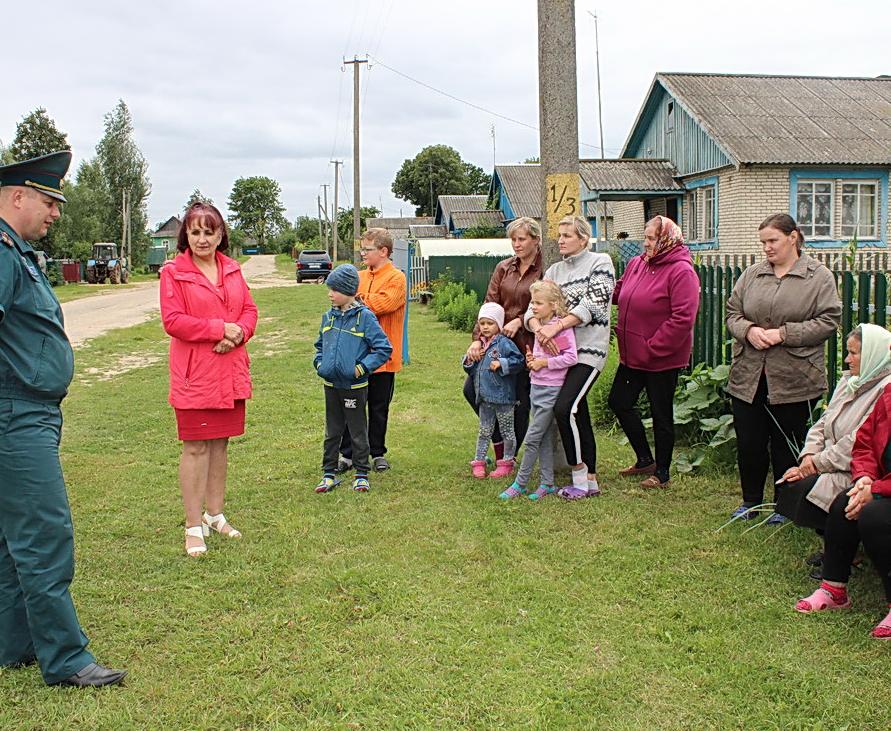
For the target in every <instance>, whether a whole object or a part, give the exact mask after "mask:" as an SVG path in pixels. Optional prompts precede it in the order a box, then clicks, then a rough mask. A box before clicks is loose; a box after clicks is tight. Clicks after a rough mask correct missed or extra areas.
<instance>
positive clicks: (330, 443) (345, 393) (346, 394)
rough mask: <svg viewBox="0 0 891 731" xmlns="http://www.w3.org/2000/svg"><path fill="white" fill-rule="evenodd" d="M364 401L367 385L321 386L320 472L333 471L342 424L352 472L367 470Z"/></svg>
mask: <svg viewBox="0 0 891 731" xmlns="http://www.w3.org/2000/svg"><path fill="white" fill-rule="evenodd" d="M367 402H368V389H367V388H356V389H344V388H332V387H331V386H325V449H324V453H323V457H322V471H323V472H324V474H326V475H333V474H334V469H335V468H336V467H337V455H338V452H339V451H340V440H341V438H342V436H343V431H344V429H345V428H346V427H349V429H350V435H351V437H352V447H353V450H352V454H353V467H355V469H356V474H357V475H367V474H368V470H369V469H370V467H371V465H370V464H369V459H368V417H367V416H366V415H365V405H366V403H367Z"/></svg>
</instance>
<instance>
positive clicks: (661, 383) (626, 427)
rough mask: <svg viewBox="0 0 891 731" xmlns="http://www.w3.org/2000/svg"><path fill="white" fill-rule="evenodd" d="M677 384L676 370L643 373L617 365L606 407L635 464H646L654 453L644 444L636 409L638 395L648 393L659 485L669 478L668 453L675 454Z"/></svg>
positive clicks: (641, 426)
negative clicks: (619, 427)
mask: <svg viewBox="0 0 891 731" xmlns="http://www.w3.org/2000/svg"><path fill="white" fill-rule="evenodd" d="M677 385H678V369H677V368H672V369H671V370H668V371H657V372H653V371H642V370H638V369H637V368H629V367H628V366H626V365H622V364H621V363H620V364H619V368H618V370H616V377H615V378H614V379H613V385H612V388H611V389H610V392H609V407H610V408H611V409H612V410H613V412H614V413H615V415H616V418H617V419H618V420H619V424H620V425H621V426H622V431H624V432H625V436H626V437H628V441H629V442H630V444H631V448H632V449H633V450H634V454H635V456H636V457H637V463H638V464H649V463H651V462H652V461H653V453H652V452H651V451H650V444H649V442H647V432H646V430H645V429H644V425H643V422H642V421H641V418H640V412H639V411H638V410H637V399H638V397H639V396H640V392H641V391H643V390H644V389H646V390H647V399H648V400H649V402H650V413H651V414H652V416H653V441H654V442H655V446H656V475H657V476H658V477H659V479H660V480H661V481H662V482H665V481H666V480H667V479H668V469H669V467H671V453H672V452H673V451H674V390H675V389H676V388H677Z"/></svg>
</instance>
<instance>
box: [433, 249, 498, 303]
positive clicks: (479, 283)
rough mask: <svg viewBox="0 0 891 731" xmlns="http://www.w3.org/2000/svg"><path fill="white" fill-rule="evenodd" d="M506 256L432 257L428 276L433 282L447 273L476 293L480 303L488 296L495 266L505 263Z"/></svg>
mask: <svg viewBox="0 0 891 731" xmlns="http://www.w3.org/2000/svg"><path fill="white" fill-rule="evenodd" d="M506 258H507V257H505V256H431V257H429V259H428V260H427V275H428V276H429V278H430V280H429V281H433V280H434V279H436V278H437V277H440V276H442V275H443V274H445V273H446V272H448V273H449V276H450V277H451V278H452V279H454V280H457V281H459V282H464V284H465V285H467V288H468V289H469V290H471V291H473V292H476V294H477V297H479V300H480V302H482V301H483V298H484V297H485V296H486V289H488V287H489V279H491V278H492V272H493V271H495V265H496V264H498V262H500V261H504V260H505V259H506Z"/></svg>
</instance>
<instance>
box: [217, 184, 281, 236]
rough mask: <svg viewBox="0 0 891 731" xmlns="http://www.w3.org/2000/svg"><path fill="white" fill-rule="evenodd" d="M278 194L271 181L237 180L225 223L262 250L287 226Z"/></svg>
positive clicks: (231, 194)
mask: <svg viewBox="0 0 891 731" xmlns="http://www.w3.org/2000/svg"><path fill="white" fill-rule="evenodd" d="M280 195H281V188H280V187H279V184H278V183H277V182H276V181H274V180H273V179H272V178H267V177H263V176H256V177H252V178H239V179H238V180H236V181H235V184H234V185H233V186H232V192H231V193H230V194H229V210H230V211H232V214H231V215H230V216H229V222H230V223H231V224H232V225H233V226H238V227H239V228H241V229H243V230H244V232H245V234H247V235H248V236H252V237H253V238H255V239H256V240H257V243H258V244H259V245H260V246H261V247H262V248H263V249H264V250H265V248H266V245H267V242H268V241H269V240H270V239H272V237H273V236H275V235H276V234H277V233H278V232H279V231H281V230H282V229H284V228H285V227H287V225H288V222H287V220H286V219H285V215H284V214H285V207H284V206H283V205H282V203H281V200H280V199H279V196H280Z"/></svg>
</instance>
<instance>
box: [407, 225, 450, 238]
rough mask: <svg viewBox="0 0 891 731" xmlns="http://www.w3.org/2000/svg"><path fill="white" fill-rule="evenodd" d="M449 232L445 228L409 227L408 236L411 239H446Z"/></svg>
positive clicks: (433, 226)
mask: <svg viewBox="0 0 891 731" xmlns="http://www.w3.org/2000/svg"><path fill="white" fill-rule="evenodd" d="M448 233H449V231H448V229H447V228H446V227H445V226H435V225H432V224H431V225H429V226H428V225H423V224H422V225H419V226H409V227H408V236H409V238H411V239H414V240H417V239H444V238H445V237H446V236H447V235H448Z"/></svg>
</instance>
